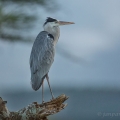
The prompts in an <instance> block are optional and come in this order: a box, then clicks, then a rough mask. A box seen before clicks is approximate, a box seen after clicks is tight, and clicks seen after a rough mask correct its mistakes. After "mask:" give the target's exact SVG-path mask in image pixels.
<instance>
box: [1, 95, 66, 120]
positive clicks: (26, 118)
mask: <svg viewBox="0 0 120 120" xmlns="http://www.w3.org/2000/svg"><path fill="white" fill-rule="evenodd" d="M67 99H68V97H67V96H66V95H64V94H62V95H60V96H58V97H57V98H55V99H53V100H51V101H49V102H45V103H43V104H38V103H37V102H33V103H32V104H29V105H28V106H27V107H25V108H23V109H21V110H19V111H17V112H10V111H9V110H8V108H7V107H6V105H5V104H6V103H7V101H4V100H3V99H2V98H0V120H47V116H49V115H52V114H55V113H58V112H60V111H61V110H62V109H64V108H65V107H66V105H67V104H63V102H64V101H66V100H67Z"/></svg>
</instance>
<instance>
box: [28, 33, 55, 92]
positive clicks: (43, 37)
mask: <svg viewBox="0 0 120 120" xmlns="http://www.w3.org/2000/svg"><path fill="white" fill-rule="evenodd" d="M53 41H54V37H53V36H51V35H50V34H49V33H48V32H46V31H42V32H40V33H39V34H38V36H37V38H36V40H35V42H34V44H33V47H32V51H31V55H30V69H31V85H32V88H33V89H34V90H38V89H39V88H40V86H41V85H42V81H43V79H44V77H45V75H46V74H47V73H48V72H49V69H50V67H51V65H52V63H53V61H54V54H55V49H54V44H53Z"/></svg>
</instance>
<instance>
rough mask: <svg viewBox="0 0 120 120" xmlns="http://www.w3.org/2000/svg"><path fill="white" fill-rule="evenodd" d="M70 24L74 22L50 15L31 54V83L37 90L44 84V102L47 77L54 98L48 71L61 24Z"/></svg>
mask: <svg viewBox="0 0 120 120" xmlns="http://www.w3.org/2000/svg"><path fill="white" fill-rule="evenodd" d="M69 24H74V23H73V22H65V21H59V20H57V19H54V18H51V17H48V18H47V19H46V21H45V23H44V25H43V28H44V31H42V32H40V33H39V34H38V36H37V37H36V39H35V41H34V44H33V47H32V50H31V55H30V69H31V85H32V88H33V89H34V90H35V91H36V90H38V89H39V88H40V87H41V85H42V102H43V82H44V79H45V78H46V79H47V82H48V85H49V89H50V92H51V96H52V99H53V98H54V96H53V93H52V89H51V87H50V83H49V77H48V72H49V70H50V67H51V65H52V63H53V61H54V56H55V47H56V43H57V42H58V39H59V36H60V28H59V26H61V25H69Z"/></svg>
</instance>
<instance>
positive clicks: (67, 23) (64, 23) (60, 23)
mask: <svg viewBox="0 0 120 120" xmlns="http://www.w3.org/2000/svg"><path fill="white" fill-rule="evenodd" d="M58 23H59V25H69V24H75V23H74V22H65V21H59V22H58Z"/></svg>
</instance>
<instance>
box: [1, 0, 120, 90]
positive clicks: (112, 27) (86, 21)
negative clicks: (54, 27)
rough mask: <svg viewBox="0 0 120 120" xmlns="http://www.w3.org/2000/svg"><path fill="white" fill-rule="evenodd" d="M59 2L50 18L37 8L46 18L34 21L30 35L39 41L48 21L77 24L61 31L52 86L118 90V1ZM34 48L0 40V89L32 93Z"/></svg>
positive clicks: (119, 2)
mask: <svg viewBox="0 0 120 120" xmlns="http://www.w3.org/2000/svg"><path fill="white" fill-rule="evenodd" d="M57 2H58V4H59V5H60V8H59V10H58V11H56V12H53V13H47V12H45V11H44V10H42V9H38V11H39V12H37V14H38V15H39V14H42V15H43V19H42V21H41V22H39V20H38V21H37V22H36V26H35V29H34V30H33V31H32V33H31V34H32V35H33V36H34V38H35V37H36V36H37V34H38V33H39V32H40V31H42V30H43V28H42V25H43V23H44V21H45V19H46V17H49V16H50V17H54V18H57V19H58V20H64V21H70V22H75V24H74V25H69V26H62V27H61V28H60V29H61V35H60V39H59V41H58V44H57V46H56V56H55V60H54V63H53V65H52V67H51V69H50V72H49V77H50V83H51V86H54V87H58V86H61V87H74V88H75V87H79V88H84V87H91V88H99V87H100V88H103V87H104V88H117V89H119V88H120V63H119V61H120V14H119V11H120V1H119V0H74V1H69V0H66V1H64V0H60V1H57ZM43 13H44V14H43ZM29 34H30V33H29ZM31 48H32V43H31V44H26V43H25V44H24V43H19V42H16V43H10V42H3V41H0V90H5V89H15V90H20V89H21V88H22V89H26V90H32V88H31V85H30V69H29V56H30V52H31ZM63 50H65V51H63ZM60 51H62V52H63V53H62V54H61V52H60ZM66 53H69V55H68V56H67V55H66ZM71 56H73V58H71ZM45 86H47V83H46V84H45ZM45 88H46V89H47V87H45Z"/></svg>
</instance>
